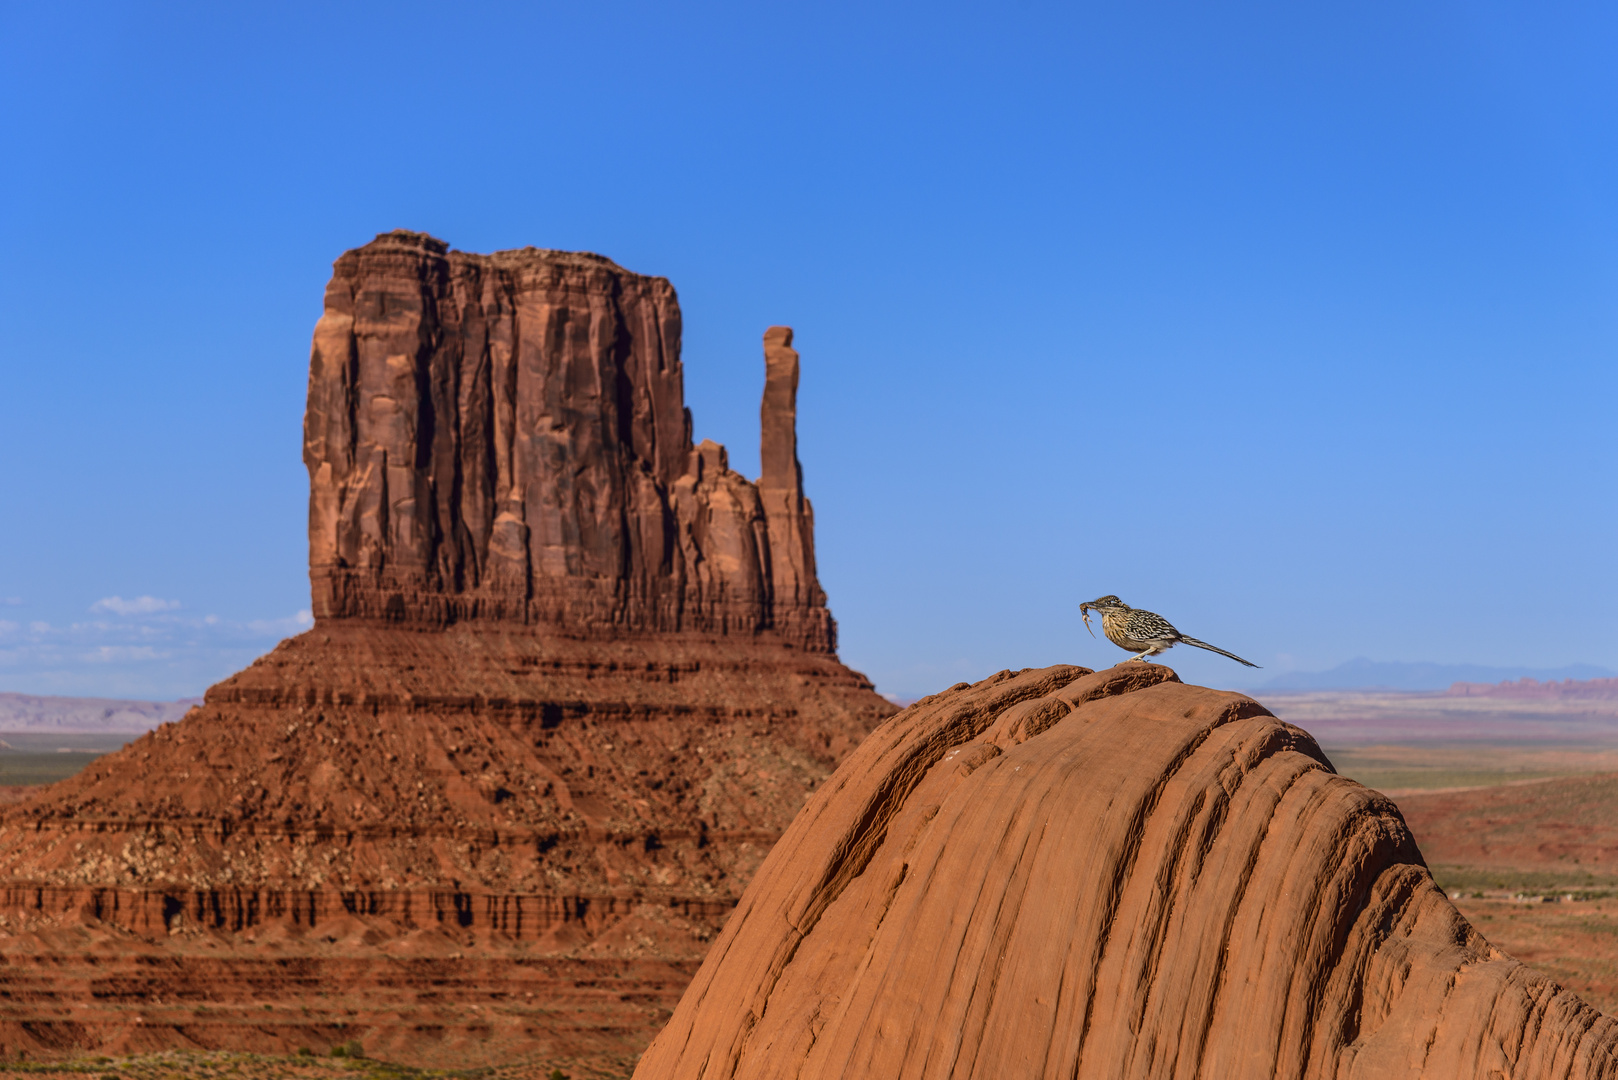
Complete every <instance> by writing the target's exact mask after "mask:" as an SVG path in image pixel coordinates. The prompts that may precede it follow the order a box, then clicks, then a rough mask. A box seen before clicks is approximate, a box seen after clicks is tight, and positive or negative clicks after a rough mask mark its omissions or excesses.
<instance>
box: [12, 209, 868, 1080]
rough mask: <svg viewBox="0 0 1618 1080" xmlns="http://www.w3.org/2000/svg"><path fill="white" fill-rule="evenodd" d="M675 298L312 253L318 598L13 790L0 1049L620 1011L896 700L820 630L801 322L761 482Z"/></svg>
mask: <svg viewBox="0 0 1618 1080" xmlns="http://www.w3.org/2000/svg"><path fill="white" fill-rule="evenodd" d="M679 333H680V312H679V307H678V304H677V303H676V300H675V296H674V291H673V289H672V288H671V287H670V285H669V284H668V282H667V281H664V280H663V279H661V278H650V277H643V276H641V275H637V274H631V273H629V272H628V271H625V270H623V269H621V268H619V267H617V266H615V265H613V264H612V263H611V262H609V261H608V260H606V259H603V258H601V257H599V256H594V255H582V254H569V253H565V252H554V251H537V250H534V249H531V248H530V249H526V250H523V251H516V252H502V253H499V254H496V255H492V256H478V255H468V254H465V253H462V252H452V251H449V250H448V249H447V248H446V246H445V245H444V244H442V243H440V242H439V241H436V240H433V239H431V238H430V237H426V236H422V235H420V234H417V233H405V232H396V233H390V234H387V235H385V236H382V237H379V238H378V239H377V240H376V241H375V242H374V243H371V244H368V245H366V246H365V247H363V248H360V249H359V250H357V251H351V252H349V253H347V254H345V255H344V256H343V257H342V258H341V259H339V260H338V261H337V264H336V270H335V273H334V276H333V278H332V282H331V285H330V287H329V288H328V290H327V301H326V312H325V314H324V315H323V316H322V317H321V320H320V323H319V325H318V326H317V328H316V331H315V346H314V352H313V356H312V359H311V364H310V381H309V408H308V413H307V415H306V417H305V451H304V457H305V461H306V463H307V464H308V466H309V472H310V521H309V526H310V532H309V535H310V579H311V584H312V588H313V593H314V610H315V614H316V624H315V627H314V628H313V629H312V630H310V631H308V632H307V633H304V634H302V635H300V636H298V637H296V638H293V639H290V640H288V641H285V642H282V643H281V644H280V645H279V646H278V647H277V648H276V649H275V650H274V651H273V652H271V653H270V654H269V655H267V656H265V657H262V658H260V659H259V660H258V661H255V662H254V664H253V665H252V666H251V667H249V668H248V669H247V670H245V671H242V672H240V673H238V674H236V675H234V676H232V677H231V678H229V679H226V680H225V681H224V682H222V683H220V684H218V685H217V686H214V687H213V688H211V689H210V690H209V691H208V693H207V697H206V699H205V701H204V704H202V705H201V706H199V707H197V708H195V709H193V710H192V711H191V712H190V713H189V714H188V715H187V716H186V717H185V719H184V720H182V721H180V722H178V723H174V724H167V725H164V726H163V727H161V728H159V729H158V730H157V731H155V732H152V733H151V734H149V735H146V736H144V737H143V738H141V739H138V740H136V741H135V742H133V743H131V744H129V745H128V746H127V747H125V748H124V749H123V750H121V751H119V752H118V753H115V754H111V755H108V756H106V757H104V758H102V759H100V760H98V761H97V762H95V763H94V764H93V765H92V766H90V767H89V768H87V769H86V770H85V771H84V772H83V773H81V774H80V775H79V776H77V777H74V778H72V779H70V780H67V781H64V782H63V783H61V784H57V785H54V786H52V787H50V788H47V789H44V790H42V791H41V792H39V793H38V794H36V795H34V796H33V797H32V798H30V799H28V800H27V801H25V802H24V803H22V804H20V805H16V806H9V807H6V808H5V809H4V810H3V812H0V1056H3V1055H4V1054H7V1053H12V1052H15V1051H16V1050H18V1049H22V1050H26V1051H27V1052H28V1053H30V1054H39V1053H60V1052H69V1051H74V1050H78V1051H84V1050H96V1049H119V1048H124V1047H131V1046H133V1047H137V1048H147V1049H150V1048H156V1047H163V1046H181V1047H187V1046H200V1047H207V1048H248V1049H256V1050H265V1049H271V1050H293V1049H296V1048H298V1047H299V1046H310V1047H311V1048H313V1049H316V1050H323V1049H324V1048H326V1047H327V1046H329V1045H332V1044H333V1043H336V1042H343V1041H348V1040H350V1039H353V1038H359V1039H360V1040H361V1041H365V1042H367V1043H368V1045H370V1046H371V1047H372V1048H373V1050H379V1051H383V1052H386V1053H389V1054H390V1055H392V1056H394V1057H396V1058H402V1059H404V1060H406V1061H411V1062H414V1063H417V1064H438V1065H445V1064H459V1065H467V1064H489V1063H493V1062H498V1061H505V1060H510V1059H511V1058H513V1057H514V1056H519V1057H520V1056H522V1055H525V1054H541V1053H544V1054H552V1055H558V1054H559V1055H563V1056H577V1055H585V1056H590V1055H596V1056H597V1057H602V1056H603V1055H604V1059H605V1060H620V1059H624V1058H629V1059H632V1058H633V1056H634V1055H635V1054H636V1053H638V1052H639V1051H640V1049H641V1048H642V1047H644V1045H645V1043H646V1041H647V1040H648V1039H650V1037H651V1035H652V1033H653V1032H654V1031H655V1030H656V1029H657V1027H658V1026H659V1025H660V1024H661V1023H662V1022H663V1020H664V1019H665V1018H666V1017H667V1015H668V1010H669V1009H670V1008H671V1007H672V1005H673V1003H674V1001H675V1000H676V998H677V995H678V993H679V991H680V989H681V988H682V987H683V985H684V981H685V980H686V979H687V978H688V977H689V976H690V974H691V973H692V972H693V971H694V970H695V966H696V963H697V961H698V960H699V959H700V957H701V955H702V953H703V951H704V950H705V949H706V947H707V944H708V942H709V941H711V940H712V938H713V936H714V934H715V933H716V932H717V929H718V926H719V924H720V923H721V922H722V920H723V919H724V917H725V915H726V913H727V912H728V911H729V909H730V907H731V905H732V904H733V903H734V902H735V899H736V897H737V896H739V895H740V892H741V890H742V888H743V886H744V885H745V884H746V882H747V880H748V878H749V877H750V876H751V874H752V872H753V870H754V869H755V867H756V866H757V864H758V861H759V860H760V859H761V858H762V857H763V855H764V853H765V852H766V851H768V850H769V847H770V845H771V844H773V843H774V841H775V840H776V838H777V837H778V836H779V835H780V833H781V831H782V830H783V829H784V828H785V827H786V825H787V824H788V822H790V821H791V820H792V817H793V815H794V814H795V813H796V812H797V810H798V809H799V807H801V806H802V804H803V801H804V799H805V797H806V796H807V794H808V793H809V792H810V791H812V790H813V789H814V788H815V787H816V786H817V785H818V784H819V783H820V782H822V781H823V780H824V779H825V777H827V776H828V775H830V773H831V771H832V769H833V768H834V767H835V765H836V763H837V761H838V760H840V759H841V757H842V756H843V755H845V754H846V753H847V752H848V751H849V749H850V748H851V747H852V746H854V745H855V744H856V743H857V742H858V741H859V740H860V739H862V738H863V737H864V736H865V734H866V733H867V732H868V731H869V730H870V729H871V728H872V727H873V726H874V725H875V724H876V723H877V722H878V721H879V720H880V719H881V718H883V717H884V716H887V715H889V714H891V713H892V712H893V711H894V710H893V707H892V706H891V705H889V704H888V703H887V702H885V701H884V700H882V699H881V698H880V697H878V696H877V695H876V693H875V692H874V690H873V689H872V687H871V684H870V683H869V681H867V680H866V679H865V678H864V677H863V676H861V675H859V674H858V673H857V672H853V671H850V670H849V669H848V668H846V667H844V666H843V665H842V664H841V663H839V662H838V660H837V658H836V655H835V652H834V651H833V650H834V645H835V624H834V623H833V621H832V619H831V615H830V613H829V612H828V610H827V609H826V602H825V596H824V594H823V592H822V591H821V589H820V585H819V583H818V581H817V580H816V578H815V564H814V533H813V520H812V513H811V509H810V506H809V502H808V500H807V499H806V498H805V497H804V495H803V485H802V480H801V468H800V466H799V464H798V460H797V453H796V436H795V399H796V393H797V379H798V355H797V353H796V352H794V351H793V350H792V348H791V341H792V332H791V331H790V330H788V329H786V328H785V327H773V328H771V329H770V330H769V331H768V332H767V333H766V335H765V341H764V347H765V361H766V376H765V389H764V400H763V406H762V422H763V424H762V440H763V459H764V474H763V476H762V477H761V478H760V480H759V481H758V482H757V483H756V484H755V483H752V482H749V481H748V480H746V479H744V478H742V477H741V476H740V475H738V474H737V473H735V472H733V471H731V470H730V469H729V468H728V465H727V464H726V456H725V451H724V448H723V447H721V446H718V445H717V444H714V443H711V442H704V443H703V444H701V445H700V446H693V445H692V441H691V422H690V417H689V415H688V413H687V412H686V409H685V405H684V400H683V391H682V367H681V360H680V344H679ZM474 961H475V963H474ZM461 965H467V970H466V972H464V973H462V974H460V975H452V974H450V973H452V972H454V971H455V970H456V969H457V968H458V967H459V966H461ZM81 990H83V991H84V992H82V993H81V992H80V991H81ZM328 993H335V994H336V995H337V997H338V1000H328V999H326V997H325V995H327V994H328ZM345 995H346V997H345Z"/></svg>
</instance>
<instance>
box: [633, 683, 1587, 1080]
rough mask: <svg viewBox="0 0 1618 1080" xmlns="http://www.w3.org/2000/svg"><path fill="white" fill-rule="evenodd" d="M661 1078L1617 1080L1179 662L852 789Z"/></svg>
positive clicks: (1550, 1005) (1350, 791) (1288, 751)
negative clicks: (1188, 678) (1179, 671)
mask: <svg viewBox="0 0 1618 1080" xmlns="http://www.w3.org/2000/svg"><path fill="white" fill-rule="evenodd" d="M635 1075H636V1077H637V1078H639V1080H696V1078H699V1077H701V1078H709V1080H717V1078H726V1080H730V1078H738V1080H740V1078H747V1080H764V1078H787V1077H791V1078H794V1080H810V1078H821V1080H831V1078H854V1077H869V1078H877V1077H881V1078H884V1080H888V1078H901V1077H903V1078H912V1077H913V1078H923V1077H940V1078H941V1077H951V1078H965V1077H982V1078H989V1077H993V1078H1009V1077H1017V1078H1035V1077H1050V1078H1053V1080H1054V1078H1057V1077H1060V1078H1063V1080H1069V1078H1085V1077H1103V1076H1104V1077H1137V1076H1138V1077H1342V1078H1347V1077H1366V1078H1372V1077H1375V1078H1385V1077H1417V1076H1420V1077H1516V1078H1527V1077H1536V1078H1537V1077H1598V1076H1599V1077H1611V1076H1618V1021H1614V1020H1613V1019H1611V1018H1608V1017H1605V1016H1603V1015H1601V1014H1600V1013H1598V1012H1597V1011H1596V1010H1594V1009H1592V1008H1591V1007H1590V1006H1589V1005H1587V1004H1585V1003H1584V1002H1582V1001H1580V1000H1579V999H1578V998H1577V997H1575V996H1574V995H1572V994H1571V993H1568V992H1566V991H1564V990H1561V989H1559V988H1558V987H1557V986H1556V985H1555V984H1554V983H1552V982H1551V981H1550V980H1548V979H1547V978H1545V977H1544V976H1542V975H1540V974H1538V973H1536V972H1534V971H1532V970H1531V969H1529V968H1526V967H1524V966H1523V965H1521V964H1519V963H1517V962H1516V961H1514V960H1512V959H1511V958H1510V957H1508V956H1506V955H1504V954H1502V953H1500V952H1499V951H1498V950H1497V949H1494V948H1493V947H1491V946H1490V945H1489V943H1488V942H1487V941H1485V940H1484V939H1483V938H1482V937H1481V936H1480V935H1479V934H1478V933H1477V932H1476V931H1475V930H1473V929H1472V927H1471V926H1469V925H1468V924H1467V922H1466V921H1465V920H1464V919H1463V918H1462V917H1461V916H1460V914H1459V913H1458V912H1457V911H1456V910H1455V908H1454V907H1453V906H1452V905H1451V904H1450V903H1449V901H1448V900H1447V899H1446V898H1445V897H1444V895H1443V894H1442V892H1440V891H1439V889H1438V888H1437V887H1436V886H1435V885H1434V884H1433V881H1432V878H1431V877H1430V876H1429V874H1428V872H1427V870H1426V867H1425V866H1424V864H1423V862H1422V857H1421V854H1420V852H1419V851H1418V850H1417V849H1416V845H1415V843H1414V842H1413V841H1412V839H1411V836H1410V833H1409V831H1408V830H1407V829H1406V827H1405V824H1404V822H1403V820H1402V819H1401V818H1400V815H1399V812H1398V810H1397V809H1396V808H1395V807H1394V805H1393V804H1392V803H1390V802H1388V801H1387V799H1385V798H1384V797H1382V796H1381V795H1379V794H1377V793H1376V792H1374V791H1371V790H1369V789H1366V788H1364V787H1361V786H1360V785H1358V784H1356V783H1354V782H1352V781H1350V780H1347V779H1345V778H1343V777H1340V776H1337V775H1336V774H1335V773H1334V772H1333V771H1332V769H1331V766H1330V764H1329V763H1328V762H1327V760H1326V758H1325V756H1324V755H1323V754H1322V753H1321V751H1320V749H1319V748H1318V747H1317V746H1316V745H1315V743H1314V741H1313V740H1312V739H1310V738H1309V736H1308V735H1307V734H1306V733H1305V732H1303V731H1302V730H1301V729H1298V728H1295V727H1292V726H1290V725H1288V724H1285V723H1282V722H1281V721H1279V720H1277V719H1275V718H1274V717H1273V716H1271V715H1270V714H1269V713H1268V712H1267V711H1266V710H1265V709H1264V708H1263V707H1262V706H1261V705H1259V704H1258V703H1257V702H1255V701H1253V700H1251V699H1249V698H1246V697H1243V696H1241V695H1238V694H1230V693H1221V692H1217V691H1212V690H1207V689H1203V688H1200V687H1190V686H1184V685H1182V684H1180V683H1179V681H1178V680H1177V679H1176V677H1175V676H1174V673H1173V672H1172V671H1169V670H1168V669H1166V668H1163V667H1161V666H1158V665H1147V664H1130V663H1126V664H1121V665H1119V666H1118V667H1116V668H1113V669H1110V670H1108V671H1104V672H1099V673H1091V672H1089V671H1087V670H1085V669H1083V668H1075V667H1054V668H1046V669H1042V670H1026V671H1023V672H1018V673H1012V672H1002V673H1001V674H1000V675H997V676H995V677H993V678H991V679H988V680H985V681H984V682H981V683H978V684H976V685H974V686H966V685H964V684H962V685H961V686H959V687H956V688H953V689H952V690H950V691H948V692H945V693H943V694H939V695H935V696H934V697H931V698H926V699H923V700H922V701H920V702H917V703H916V704H915V705H913V706H911V707H910V708H909V709H907V710H906V711H905V712H903V713H901V714H899V715H898V716H896V717H894V718H893V719H892V720H890V721H888V722H887V723H886V724H884V725H883V726H882V727H880V728H878V729H877V731H875V732H874V733H873V734H872V736H871V737H870V738H869V739H867V740H866V741H865V742H864V743H863V744H861V746H860V747H859V748H858V749H856V750H855V751H854V753H853V754H852V755H850V757H849V758H848V759H847V760H846V761H844V763H843V764H842V766H841V767H840V768H839V769H838V771H837V772H836V774H835V775H834V776H833V777H832V779H831V780H830V781H829V782H828V783H827V784H826V785H824V786H823V787H822V788H821V789H820V790H819V791H818V792H817V793H816V794H815V795H814V796H813V797H812V798H811V799H810V801H809V804H808V805H807V806H806V807H805V808H804V810H803V812H802V813H801V814H800V815H799V816H798V818H797V819H796V820H795V821H794V822H793V824H792V826H791V828H790V829H789V830H788V831H787V833H786V835H785V836H784V837H783V838H782V840H781V841H780V843H779V844H777V845H776V847H775V848H774V849H773V850H772V851H771V853H770V855H769V857H768V858H767V859H766V860H765V862H764V864H763V866H762V867H761V868H760V871H759V873H758V875H757V876H756V877H755V878H754V880H753V883H752V884H751V885H750V886H749V888H748V890H747V892H746V894H745V895H744V896H743V898H742V901H741V903H740V905H739V906H738V908H737V910H736V912H735V914H734V915H733V916H732V918H731V919H730V921H729V922H728V923H727V924H726V926H725V929H724V931H723V933H722V934H721V935H720V937H719V939H718V940H717V942H716V943H715V944H714V946H713V948H712V949H711V950H710V952H709V954H708V956H707V958H706V960H705V961H704V962H703V965H702V968H701V970H700V971H699V972H698V974H697V976H696V978H695V979H694V980H693V982H692V984H691V986H690V988H689V989H688V990H687V991H686V994H685V996H684V998H682V1000H681V1002H680V1005H679V1007H678V1008H677V1009H676V1011H675V1014H674V1017H673V1019H672V1020H671V1021H670V1023H669V1024H668V1026H667V1027H666V1028H665V1029H664V1030H663V1031H662V1032H661V1033H660V1034H659V1036H658V1037H657V1039H656V1040H655V1041H654V1043H653V1045H652V1046H651V1048H650V1049H649V1050H648V1051H647V1053H646V1054H645V1055H644V1056H643V1058H642V1059H641V1062H640V1065H639V1067H638V1068H637V1070H636V1073H635Z"/></svg>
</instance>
